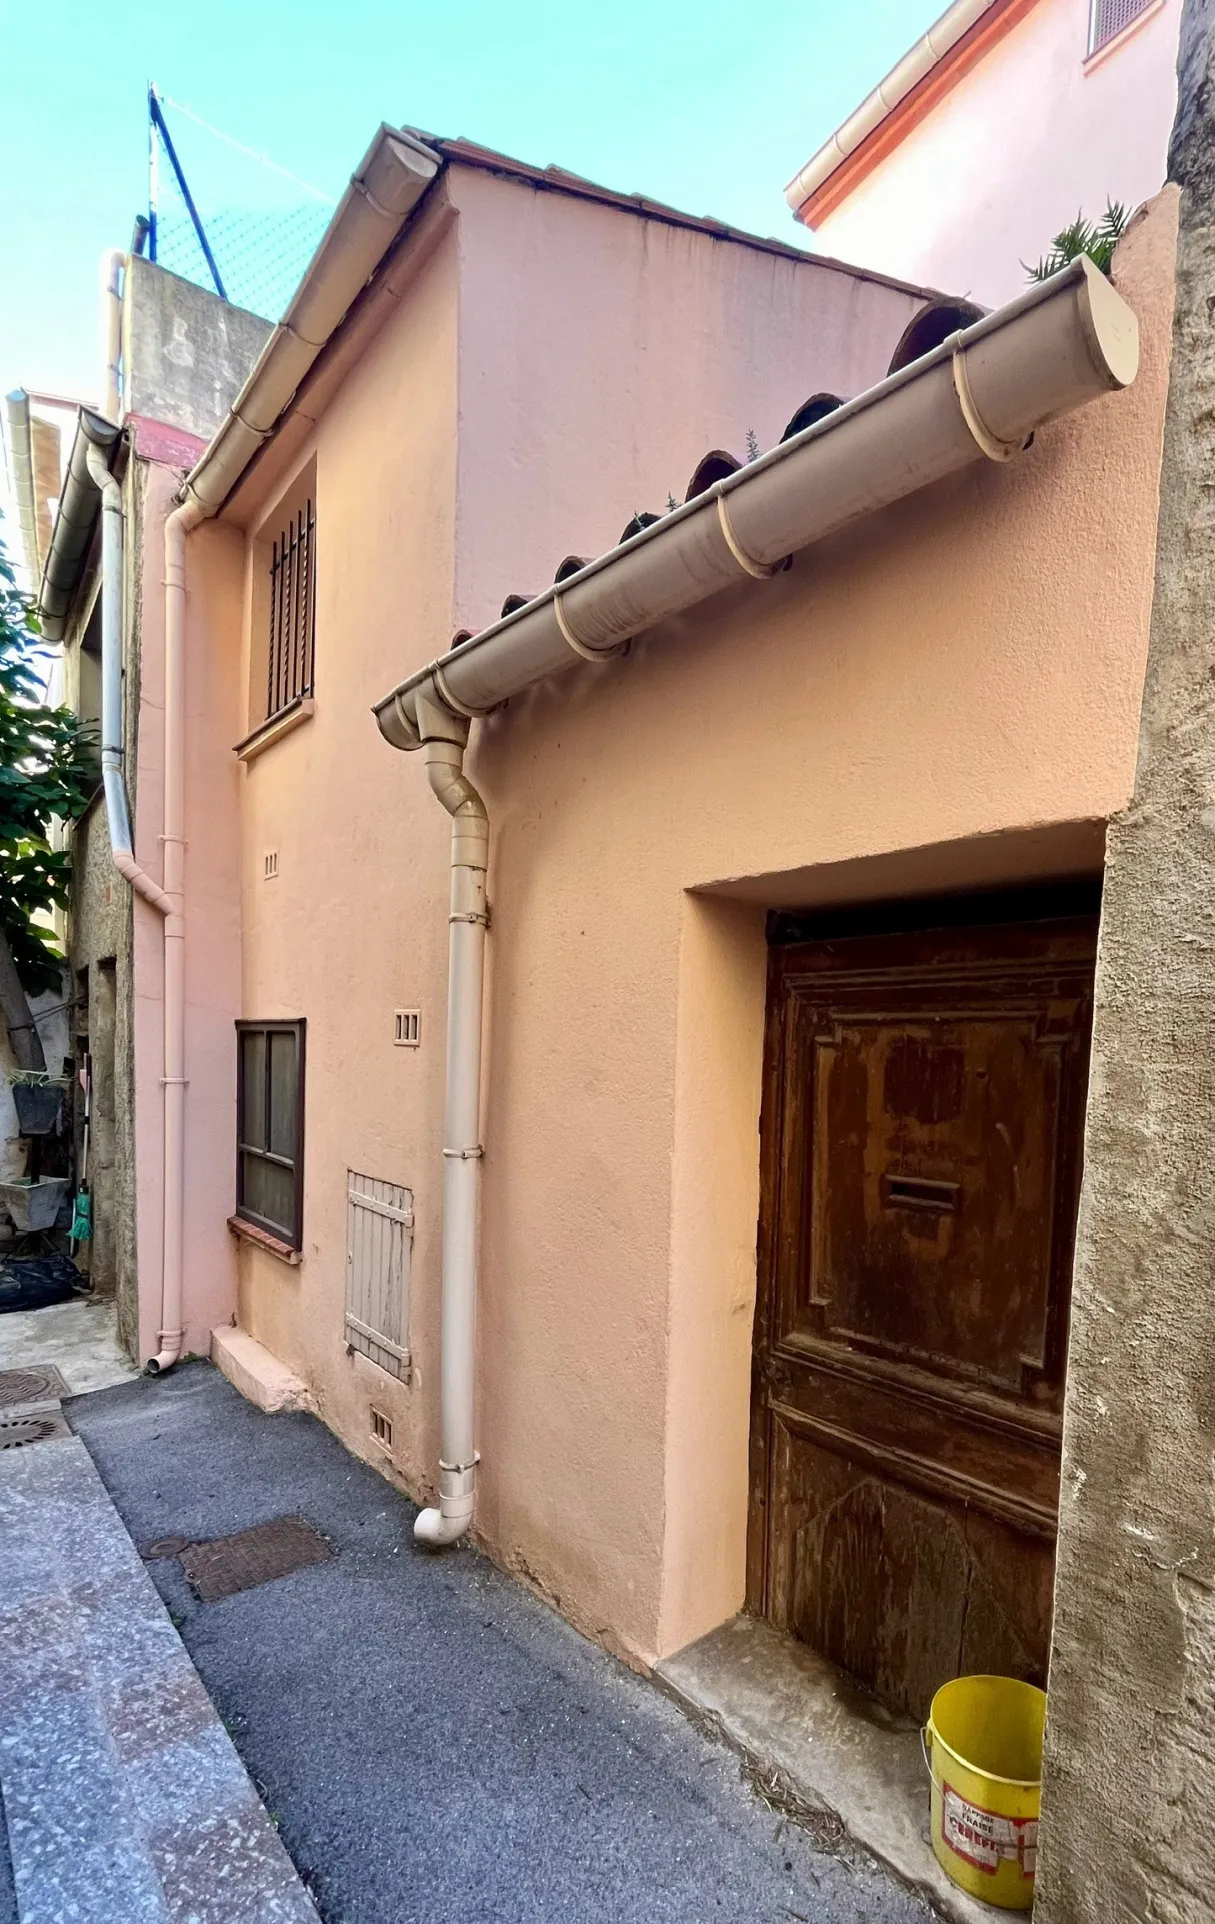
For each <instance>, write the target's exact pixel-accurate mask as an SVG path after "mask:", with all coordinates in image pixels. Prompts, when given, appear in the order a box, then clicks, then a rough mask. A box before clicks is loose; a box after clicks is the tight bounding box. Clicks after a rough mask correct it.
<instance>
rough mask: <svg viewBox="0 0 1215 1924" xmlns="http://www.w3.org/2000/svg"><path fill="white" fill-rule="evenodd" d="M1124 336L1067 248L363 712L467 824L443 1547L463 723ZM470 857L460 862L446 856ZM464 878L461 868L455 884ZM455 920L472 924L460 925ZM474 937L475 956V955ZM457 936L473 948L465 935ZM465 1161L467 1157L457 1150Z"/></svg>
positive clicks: (466, 1215)
mask: <svg viewBox="0 0 1215 1924" xmlns="http://www.w3.org/2000/svg"><path fill="white" fill-rule="evenodd" d="M1138 362H1139V329H1138V324H1137V322H1136V320H1135V316H1134V314H1133V313H1132V311H1131V309H1130V308H1129V307H1128V306H1127V305H1126V303H1125V301H1123V300H1122V299H1121V297H1120V296H1119V295H1118V294H1117V293H1115V291H1114V289H1113V288H1112V287H1111V285H1110V283H1109V282H1108V281H1107V280H1106V279H1105V277H1104V276H1103V275H1102V274H1100V273H1099V272H1098V270H1097V269H1096V268H1095V267H1094V266H1093V265H1092V263H1091V261H1087V260H1080V261H1076V262H1074V263H1073V264H1072V265H1071V266H1070V267H1068V268H1065V269H1064V271H1063V272H1062V273H1060V274H1056V275H1055V276H1054V278H1053V279H1052V280H1050V281H1046V282H1043V283H1042V284H1040V285H1038V286H1036V287H1033V288H1031V289H1030V290H1029V291H1028V292H1027V293H1025V294H1023V295H1021V297H1020V298H1019V299H1018V300H1015V301H1012V302H1010V303H1009V305H1008V306H1007V307H1003V308H1000V309H998V310H997V311H996V312H995V313H994V314H989V315H986V316H985V317H984V318H983V319H982V320H981V321H978V322H976V323H975V325H974V326H973V327H969V328H966V329H965V330H964V331H962V332H961V333H958V334H955V335H953V336H952V338H951V339H950V340H948V341H945V342H943V343H942V345H941V346H940V347H939V348H936V349H934V351H933V352H932V353H931V354H926V355H924V356H923V358H922V359H920V360H919V361H913V362H912V363H911V365H910V366H908V367H906V368H902V369H900V371H899V372H898V373H897V374H893V375H891V376H889V378H888V379H886V380H885V381H883V382H881V383H880V384H879V385H878V386H877V387H875V388H871V389H870V390H869V391H868V392H867V393H865V394H861V395H859V396H858V397H857V398H856V400H854V401H851V402H849V403H848V404H847V405H846V406H844V407H841V408H838V409H837V410H836V411H835V412H834V413H832V414H829V415H827V416H826V417H825V419H823V420H820V421H817V422H816V423H815V424H814V425H813V426H812V427H809V428H806V429H805V430H804V431H803V432H802V433H801V434H799V435H796V436H795V437H794V438H793V439H792V440H790V441H785V442H783V443H782V444H781V445H780V446H779V447H776V448H773V449H772V451H771V452H770V453H769V454H766V455H763V456H761V458H760V459H759V460H758V461H754V462H751V463H750V464H749V465H748V466H747V467H745V468H742V469H740V470H739V471H738V472H737V473H736V474H732V475H730V476H728V477H727V478H726V479H724V480H722V481H719V482H717V483H716V484H715V486H713V487H712V488H710V489H709V490H708V491H707V492H706V493H705V494H702V495H698V496H697V497H696V498H695V499H694V500H692V501H689V502H686V503H685V504H684V506H683V507H681V508H677V509H675V510H674V511H673V512H672V513H670V514H668V515H665V516H663V517H662V519H661V520H659V521H657V522H655V523H654V524H653V525H652V526H651V527H648V528H646V529H644V530H643V531H642V532H641V533H640V534H637V535H634V536H633V538H632V539H631V540H629V541H626V542H624V543H623V544H622V545H621V546H620V547H618V548H614V549H613V550H612V551H611V552H610V553H608V554H606V555H601V556H600V557H599V558H598V559H597V560H595V561H592V562H590V563H589V564H588V565H587V566H586V567H585V568H582V569H580V570H579V572H578V573H577V574H573V575H570V576H569V577H568V578H567V579H566V580H564V581H562V582H560V583H554V585H553V587H551V588H550V589H548V590H547V592H546V593H544V594H542V595H538V596H537V597H536V599H535V600H534V601H530V602H528V603H527V604H526V605H525V606H524V607H522V608H520V609H519V610H518V611H517V612H516V613H514V614H512V615H509V616H507V617H506V619H505V620H503V621H499V622H495V623H494V624H493V626H492V627H489V628H486V629H484V630H482V632H481V633H480V634H476V635H473V636H471V637H470V638H469V639H468V640H466V641H462V642H460V643H458V644H457V645H456V646H455V647H453V648H452V649H450V650H449V652H448V653H447V654H445V655H443V656H441V657H440V658H439V659H438V660H437V661H432V662H430V663H429V664H428V665H427V666H426V667H425V668H421V669H419V670H418V671H417V673H416V674H413V675H410V676H409V677H408V678H407V679H406V680H405V681H403V682H401V683H400V684H399V685H398V687H396V688H395V689H393V690H392V692H391V693H390V694H388V695H386V696H385V697H384V698H383V700H382V701H380V702H377V704H376V707H375V715H376V720H377V722H378V723H379V727H380V731H381V733H382V734H383V736H384V737H385V739H386V740H387V741H388V742H390V743H391V744H392V745H393V747H395V748H404V749H415V748H420V747H421V748H424V749H425V751H426V761H427V774H428V776H429V778H430V782H431V786H432V787H433V788H434V789H435V792H436V793H437V794H438V795H439V798H440V800H441V801H442V802H443V803H444V806H445V807H447V808H448V809H449V810H452V811H453V813H455V810H456V808H459V809H460V810H461V812H462V813H463V814H464V815H465V818H466V821H467V832H468V835H469V838H470V839H469V845H468V846H469V849H470V852H469V853H468V854H463V855H458V854H457V852H456V851H457V848H458V846H459V844H460V837H461V832H462V828H461V819H460V814H456V819H455V826H454V833H453V845H452V863H453V867H452V921H451V930H452V934H451V963H450V976H449V982H448V1010H447V1111H446V1120H445V1135H444V1151H443V1154H444V1158H445V1161H444V1184H443V1305H442V1329H443V1353H442V1371H441V1376H442V1398H443V1410H442V1435H443V1444H442V1456H441V1459H440V1489H441V1495H440V1502H439V1508H438V1510H437V1511H436V1510H425V1511H423V1513H422V1515H421V1516H420V1517H419V1518H418V1521H417V1523H416V1525H415V1534H416V1535H417V1536H418V1537H419V1539H420V1540H421V1541H423V1542H426V1543H431V1544H440V1543H450V1542H452V1541H453V1540H454V1539H455V1538H456V1537H457V1536H459V1535H461V1534H463V1532H464V1531H465V1530H466V1529H467V1528H468V1525H469V1523H470V1522H471V1520H472V1508H473V1469H474V1465H475V1463H476V1461H477V1458H476V1455H475V1452H474V1450H473V1429H472V1413H473V1389H474V1367H475V1288H476V1204H477V1170H478V1168H479V1157H480V1143H479V1129H478V1109H479V1090H478V1082H479V1075H480V1047H481V1029H482V1020H483V1012H482V1007H481V960H480V953H481V947H482V945H483V943H484V923H483V920H482V912H483V910H484V903H485V879H486V877H485V867H484V864H485V862H486V860H487V856H486V846H487V838H488V823H487V821H486V817H485V810H484V805H483V804H482V802H481V799H480V797H479V796H478V795H477V793H476V790H475V789H473V788H472V786H471V784H469V783H468V782H467V781H466V779H465V778H464V776H463V773H462V761H463V752H464V744H465V743H466V741H467V739H468V729H469V722H470V720H472V719H473V718H475V717H476V716H479V715H484V714H486V713H488V712H489V711H490V710H491V709H493V708H495V707H497V706H498V705H499V704H500V703H502V702H504V701H506V700H507V699H508V698H509V697H510V696H511V695H515V694H519V693H521V692H522V690H523V689H525V688H528V687H530V686H531V685H532V684H533V683H534V682H537V681H540V680H542V679H544V678H545V677H546V676H548V675H551V674H554V673H557V672H560V671H561V670H563V669H567V668H571V667H573V666H575V665H576V664H577V663H578V662H580V661H594V662H600V663H602V662H604V661H606V660H610V659H611V657H612V656H613V655H615V654H618V653H619V651H620V649H621V648H622V647H623V646H624V644H625V643H626V642H628V641H629V640H630V639H631V638H632V637H633V636H634V635H638V634H640V633H642V632H643V631H645V630H646V629H649V628H652V627H653V626H654V625H655V624H656V623H658V622H660V621H662V620H664V619H666V618H667V617H669V616H671V615H675V614H679V613H682V612H684V611H685V610H687V609H689V608H694V607H696V606H698V605H699V604H700V603H701V602H703V601H706V600H707V599H708V598H709V597H710V596H711V595H714V594H717V593H718V592H719V591H720V590H721V589H722V588H725V587H728V586H730V585H731V584H737V583H738V582H740V581H745V580H746V579H747V578H748V577H755V578H758V579H764V578H767V577H769V576H771V575H774V574H776V573H777V572H779V571H780V570H781V568H782V567H783V566H784V565H785V563H786V561H787V560H788V558H789V557H790V556H792V555H794V554H796V553H798V552H799V551H800V550H802V549H803V548H806V547H808V546H809V545H810V544H811V543H812V542H814V541H817V540H820V539H821V538H822V537H823V536H825V535H828V534H831V533H833V532H835V531H836V530H837V529H840V528H843V527H845V526H847V525H848V524H849V523H850V522H854V521H856V520H858V519H860V518H861V517H862V516H864V515H868V514H872V513H874V512H875V511H876V510H878V509H880V508H882V507H886V506H888V505H889V504H890V503H892V502H895V501H898V500H901V499H902V498H903V497H904V496H906V495H909V494H912V493H914V492H915V491H917V490H918V489H920V488H923V487H926V486H928V485H929V484H930V483H931V482H933V481H937V480H940V479H941V478H942V477H943V476H944V475H947V474H952V473H954V472H956V471H957V470H958V469H960V468H963V467H966V466H968V465H969V464H970V463H972V462H974V461H977V460H982V459H988V460H993V461H1005V460H1009V459H1011V458H1012V457H1013V456H1014V455H1017V454H1019V453H1021V452H1023V451H1024V449H1025V448H1026V447H1027V446H1028V445H1029V442H1030V440H1031V438H1032V436H1033V434H1034V431H1035V429H1036V428H1038V427H1040V426H1042V425H1043V423H1045V422H1047V421H1050V420H1052V419H1054V417H1055V416H1056V415H1060V414H1064V413H1067V412H1069V411H1070V410H1071V409H1073V408H1076V407H1080V406H1082V405H1083V404H1084V403H1085V402H1087V401H1091V400H1094V399H1096V398H1097V397H1098V396H1099V395H1102V394H1106V393H1108V392H1109V391H1110V390H1111V389H1113V388H1120V387H1126V386H1127V385H1128V384H1129V383H1130V382H1131V381H1133V380H1134V378H1135V373H1136V370H1137V368H1138ZM461 864H466V865H467V866H466V867H465V868H463V869H462V868H461V867H460V866H459V865H461ZM458 876H462V877H463V878H465V879H461V880H460V881H459V882H458V881H457V877H458ZM465 925H466V926H467V928H468V930H469V934H468V935H467V936H461V935H460V934H459V931H460V929H461V928H462V927H464V926H465ZM473 930H475V941H476V954H475V958H474V956H473V954H472V948H471V944H472V940H473V937H472V933H471V932H472V931H473ZM465 942H468V944H469V947H467V948H466V947H465V946H464V944H465ZM458 1158H459V1159H465V1158H468V1159H470V1162H471V1166H470V1167H468V1168H467V1169H465V1166H464V1164H463V1162H462V1161H461V1162H459V1163H458V1162H457V1160H456V1159H458Z"/></svg>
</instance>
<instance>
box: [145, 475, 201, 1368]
mask: <svg viewBox="0 0 1215 1924" xmlns="http://www.w3.org/2000/svg"><path fill="white" fill-rule="evenodd" d="M201 519H202V513H201V510H200V509H199V508H198V506H197V504H196V503H194V502H192V501H190V502H186V503H184V504H183V505H182V506H181V507H178V508H174V510H173V512H172V514H171V515H170V516H169V518H168V520H167V521H166V522H165V796H164V830H163V837H162V839H163V842H164V851H165V855H164V878H165V895H166V896H167V897H168V904H169V906H168V910H167V912H166V915H165V949H164V977H165V981H164V1018H165V1061H164V1268H163V1272H162V1278H161V1312H160V1323H161V1326H160V1349H159V1350H158V1351H157V1353H156V1355H155V1356H153V1357H150V1358H149V1360H148V1362H147V1364H146V1365H145V1367H146V1370H147V1373H148V1375H149V1376H158V1375H160V1374H161V1373H162V1372H163V1371H164V1370H168V1369H172V1367H173V1365H174V1363H175V1362H176V1361H177V1359H178V1357H179V1356H180V1355H181V1343H182V1334H183V1330H182V1323H183V1318H182V1266H183V1262H182V1259H183V1239H184V1217H185V1175H186V1168H185V1150H186V915H185V910H186V877H185V862H186V844H185V820H186V763H185V748H186V536H187V534H188V533H189V532H190V529H191V528H193V527H196V526H197V524H198V523H199V521H201Z"/></svg>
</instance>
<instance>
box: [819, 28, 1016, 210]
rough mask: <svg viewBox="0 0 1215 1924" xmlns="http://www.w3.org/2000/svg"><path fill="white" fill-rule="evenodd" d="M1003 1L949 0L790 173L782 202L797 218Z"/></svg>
mask: <svg viewBox="0 0 1215 1924" xmlns="http://www.w3.org/2000/svg"><path fill="white" fill-rule="evenodd" d="M1001 4H1002V0H953V5H952V6H951V7H947V8H946V10H945V12H944V13H943V14H942V15H941V17H940V19H939V20H938V21H936V22H935V24H934V25H933V26H931V27H929V29H928V32H927V33H926V34H923V35H921V37H920V39H919V40H917V41H916V43H915V45H914V47H912V48H911V50H910V52H909V53H905V54H904V55H903V58H902V59H901V60H900V61H899V62H898V64H897V66H894V67H892V68H891V70H890V72H889V73H888V74H887V75H886V78H885V79H884V80H881V81H879V82H878V85H877V86H876V87H875V88H874V90H873V92H872V93H871V94H870V95H869V96H868V97H867V98H866V99H865V100H862V102H861V104H860V106H859V107H858V108H857V109H856V111H855V112H854V113H851V114H849V116H848V118H847V120H845V121H844V123H843V125H842V126H840V127H837V128H836V130H835V132H834V133H833V134H832V136H831V138H830V140H828V141H826V142H825V144H824V145H823V146H822V147H820V148H819V150H818V152H817V153H816V154H813V155H812V156H811V158H810V159H809V160H808V161H807V162H806V164H805V166H804V167H803V168H802V169H801V171H800V172H799V173H797V174H795V175H794V177H793V179H792V180H791V181H790V182H789V185H788V186H787V187H786V189H785V199H786V200H787V201H788V203H789V205H790V207H791V208H792V209H793V211H794V213H795V214H796V213H797V212H798V210H799V209H800V208H801V207H803V206H804V205H805V203H806V201H808V200H809V198H810V196H811V194H813V193H815V192H816V191H817V190H818V188H820V187H821V186H822V184H823V182H824V181H825V180H829V179H830V177H831V175H832V174H833V173H834V172H835V170H836V168H837V167H839V166H841V165H842V163H843V162H844V161H845V160H847V158H848V156H849V155H850V154H854V153H855V152H856V150H857V148H858V147H859V146H861V144H862V142H864V141H866V140H868V138H869V136H870V134H872V133H873V132H874V131H875V130H876V129H877V128H878V127H880V126H881V124H882V122H883V121H884V120H885V119H886V117H887V115H888V114H891V113H893V112H894V109H895V108H896V107H897V106H898V105H899V104H900V102H902V101H904V100H906V98H907V96H908V94H909V93H911V92H912V90H913V89H914V88H916V87H918V86H919V84H920V82H921V81H922V80H924V79H926V78H927V76H928V75H929V74H930V73H931V72H932V70H933V68H934V67H935V66H936V65H937V63H938V61H941V60H943V59H944V58H945V55H946V54H947V53H949V52H950V51H951V50H952V49H953V48H954V47H956V46H957V44H958V41H959V40H961V39H962V37H963V35H964V34H967V33H969V32H970V29H971V28H972V27H973V26H974V25H975V23H976V22H977V21H979V20H981V19H982V17H983V15H984V14H985V13H987V12H989V11H990V10H991V8H992V7H993V6H994V7H999V6H1000V5H1001Z"/></svg>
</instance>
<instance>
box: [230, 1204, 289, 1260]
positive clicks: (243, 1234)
mask: <svg viewBox="0 0 1215 1924" xmlns="http://www.w3.org/2000/svg"><path fill="white" fill-rule="evenodd" d="M228 1228H229V1229H230V1230H231V1232H232V1234H233V1235H234V1236H235V1237H236V1238H237V1239H238V1240H239V1241H240V1242H244V1243H253V1244H255V1245H256V1247H257V1248H258V1249H264V1250H265V1251H266V1254H267V1255H268V1256H277V1257H278V1259H279V1261H280V1263H290V1265H291V1267H292V1268H293V1269H294V1268H296V1267H297V1266H298V1265H299V1264H300V1263H302V1262H303V1260H304V1252H303V1250H302V1249H292V1247H291V1244H290V1243H285V1242H283V1240H282V1238H281V1237H279V1236H272V1235H271V1234H270V1231H269V1230H268V1229H259V1228H258V1226H257V1224H256V1223H247V1222H246V1221H245V1219H244V1217H243V1216H229V1218H228Z"/></svg>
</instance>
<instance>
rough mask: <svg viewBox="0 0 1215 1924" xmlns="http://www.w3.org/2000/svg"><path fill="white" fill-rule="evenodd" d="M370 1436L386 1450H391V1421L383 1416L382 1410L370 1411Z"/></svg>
mask: <svg viewBox="0 0 1215 1924" xmlns="http://www.w3.org/2000/svg"><path fill="white" fill-rule="evenodd" d="M371 1434H372V1436H374V1438H375V1440H376V1442H377V1443H382V1444H383V1445H384V1448H385V1449H386V1450H390V1449H391V1448H392V1420H391V1418H390V1417H387V1416H385V1414H384V1412H383V1410H377V1409H375V1408H373V1409H372V1412H371Z"/></svg>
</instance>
